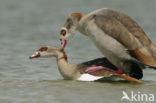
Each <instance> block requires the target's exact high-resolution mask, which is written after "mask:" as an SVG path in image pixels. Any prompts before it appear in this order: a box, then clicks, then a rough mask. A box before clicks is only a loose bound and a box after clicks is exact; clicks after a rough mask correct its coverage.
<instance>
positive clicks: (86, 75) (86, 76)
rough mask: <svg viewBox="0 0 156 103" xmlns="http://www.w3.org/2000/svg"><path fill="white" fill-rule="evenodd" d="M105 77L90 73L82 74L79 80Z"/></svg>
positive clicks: (93, 79)
mask: <svg viewBox="0 0 156 103" xmlns="http://www.w3.org/2000/svg"><path fill="white" fill-rule="evenodd" d="M101 78H103V76H93V75H90V74H82V75H81V76H80V77H79V78H78V79H77V80H80V81H95V80H98V79H101Z"/></svg>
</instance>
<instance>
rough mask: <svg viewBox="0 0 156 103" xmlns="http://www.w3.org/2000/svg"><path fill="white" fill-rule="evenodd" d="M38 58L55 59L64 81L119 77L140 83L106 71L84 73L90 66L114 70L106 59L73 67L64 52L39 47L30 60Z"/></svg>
mask: <svg viewBox="0 0 156 103" xmlns="http://www.w3.org/2000/svg"><path fill="white" fill-rule="evenodd" d="M40 57H56V59H57V64H58V67H59V71H60V73H61V75H62V76H63V77H64V78H65V79H71V80H80V81H96V80H99V79H100V80H101V79H104V78H107V77H119V78H123V79H125V80H128V81H131V82H141V81H139V80H137V79H135V78H132V77H129V76H126V75H122V74H118V73H114V72H111V71H106V70H99V71H96V72H91V73H86V72H85V71H86V69H87V68H88V67H90V66H92V65H101V64H102V65H103V66H104V67H106V68H109V67H111V68H113V69H116V67H115V66H114V65H113V64H111V63H110V62H109V61H108V60H107V59H106V58H100V59H95V60H91V61H87V62H84V63H80V64H75V65H74V64H70V63H68V61H67V55H66V53H65V52H64V51H62V50H60V49H57V48H54V47H50V46H44V47H41V48H40V49H39V50H37V51H36V53H35V54H33V55H32V56H30V59H33V58H40ZM101 60H102V61H101Z"/></svg>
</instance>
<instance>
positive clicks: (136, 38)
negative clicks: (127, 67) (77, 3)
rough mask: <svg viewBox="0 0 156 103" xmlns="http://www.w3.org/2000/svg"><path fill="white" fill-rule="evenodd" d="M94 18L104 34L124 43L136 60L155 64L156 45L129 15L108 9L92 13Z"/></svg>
mask: <svg viewBox="0 0 156 103" xmlns="http://www.w3.org/2000/svg"><path fill="white" fill-rule="evenodd" d="M105 14H106V15H105ZM94 20H95V24H96V25H97V26H98V27H99V28H100V29H101V30H102V31H103V32H105V34H108V35H109V36H111V37H112V38H114V39H116V40H117V41H118V42H120V43H121V44H122V45H124V46H125V47H126V48H127V49H128V50H129V51H131V52H132V53H133V54H134V55H135V57H136V58H137V59H138V60H140V61H141V62H143V63H145V64H148V65H152V66H156V47H155V46H154V44H153V43H152V42H151V40H150V39H149V38H148V37H147V36H146V34H145V33H144V31H143V30H142V29H141V28H140V27H139V26H138V25H137V24H136V22H135V21H133V20H132V19H131V18H130V17H128V16H126V15H125V14H123V13H121V12H118V11H113V10H108V11H107V13H103V14H97V15H94Z"/></svg>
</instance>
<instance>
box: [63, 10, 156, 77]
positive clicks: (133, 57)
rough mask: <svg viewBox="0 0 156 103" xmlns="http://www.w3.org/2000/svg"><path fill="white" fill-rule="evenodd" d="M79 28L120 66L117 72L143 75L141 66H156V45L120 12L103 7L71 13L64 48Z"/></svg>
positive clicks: (134, 75) (64, 38) (66, 23)
mask: <svg viewBox="0 0 156 103" xmlns="http://www.w3.org/2000/svg"><path fill="white" fill-rule="evenodd" d="M76 30H78V31H79V32H80V33H82V34H84V35H86V36H88V37H89V38H90V39H91V40H92V41H93V42H94V44H95V45H96V47H97V48H98V49H99V50H100V51H101V52H102V54H103V55H104V56H106V58H107V59H108V60H109V61H110V62H111V63H112V64H114V65H115V66H116V67H118V70H117V71H114V72H118V73H122V72H121V71H123V72H124V73H126V74H130V76H132V77H135V78H142V75H139V74H141V70H138V66H140V67H142V68H145V67H146V65H149V66H150V67H151V68H155V67H152V66H156V47H155V45H154V44H153V43H152V41H151V40H150V39H149V38H148V37H147V36H146V34H145V32H144V31H143V30H142V29H141V28H140V26H139V25H138V24H137V23H136V22H135V21H134V20H132V19H131V18H130V17H129V16H127V15H125V14H124V13H121V12H120V11H116V10H111V9H107V8H102V9H98V10H95V11H93V12H91V13H89V14H86V15H83V14H81V13H71V14H70V15H69V16H68V18H67V20H66V22H65V24H64V26H63V27H62V28H61V32H60V34H61V36H60V40H61V43H62V47H61V48H62V49H64V48H65V46H66V44H67V41H68V40H70V39H71V38H72V36H73V35H74V33H75V31H76ZM138 60H139V61H138ZM141 62H142V63H141ZM143 63H144V64H146V65H144V64H143ZM99 69H102V68H101V67H99V66H97V67H89V68H88V71H96V70H99ZM136 74H138V75H136Z"/></svg>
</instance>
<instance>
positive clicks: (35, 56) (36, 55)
mask: <svg viewBox="0 0 156 103" xmlns="http://www.w3.org/2000/svg"><path fill="white" fill-rule="evenodd" d="M38 57H40V53H39V52H36V53H35V54H33V55H32V56H30V57H29V59H33V58H38Z"/></svg>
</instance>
